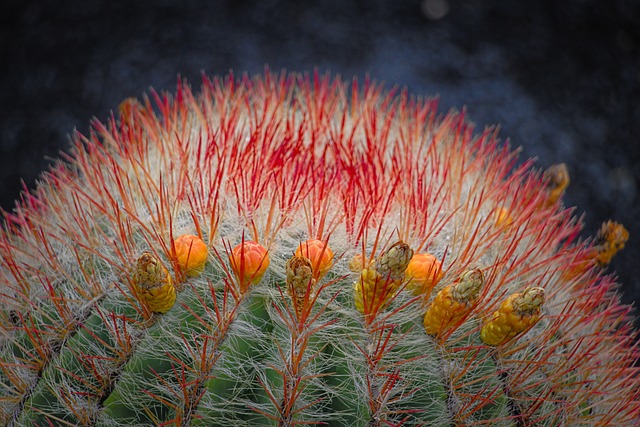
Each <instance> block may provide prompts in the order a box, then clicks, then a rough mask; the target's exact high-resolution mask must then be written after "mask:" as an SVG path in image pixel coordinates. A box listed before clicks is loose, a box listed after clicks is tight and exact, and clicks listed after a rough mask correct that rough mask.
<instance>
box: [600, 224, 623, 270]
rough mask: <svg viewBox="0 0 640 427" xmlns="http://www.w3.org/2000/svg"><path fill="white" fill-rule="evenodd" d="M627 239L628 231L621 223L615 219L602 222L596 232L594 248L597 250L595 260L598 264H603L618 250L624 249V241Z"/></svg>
mask: <svg viewBox="0 0 640 427" xmlns="http://www.w3.org/2000/svg"><path fill="white" fill-rule="evenodd" d="M627 240H629V232H628V231H627V230H626V229H625V228H624V226H623V225H622V224H618V223H617V222H615V221H607V222H605V223H603V224H602V227H600V230H599V231H598V234H596V239H595V242H594V244H595V248H596V250H597V251H598V254H597V255H596V261H597V263H598V265H601V266H604V265H607V264H609V263H610V262H611V258H613V256H614V255H615V254H616V253H617V252H618V251H620V250H622V249H624V245H625V243H627Z"/></svg>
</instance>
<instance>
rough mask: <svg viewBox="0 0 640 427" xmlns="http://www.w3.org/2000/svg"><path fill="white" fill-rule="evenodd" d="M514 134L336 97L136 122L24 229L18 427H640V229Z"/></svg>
mask: <svg viewBox="0 0 640 427" xmlns="http://www.w3.org/2000/svg"><path fill="white" fill-rule="evenodd" d="M496 133H497V132H496V130H495V129H492V128H488V129H485V130H483V131H476V130H474V127H473V125H472V124H471V123H470V122H469V121H468V120H467V119H466V118H465V116H464V114H462V113H458V112H450V113H448V114H440V113H438V112H437V105H436V101H435V100H433V99H427V98H421V97H415V96H411V95H409V94H407V93H406V92H404V91H395V92H394V91H391V92H388V91H385V90H384V89H383V88H382V87H381V86H380V85H378V84H375V83H372V82H370V81H365V82H364V84H362V82H358V81H356V80H353V81H352V82H349V83H345V82H343V81H341V80H340V79H335V78H332V77H330V76H328V75H326V76H321V75H318V74H317V73H316V74H312V75H298V74H286V73H282V74H279V75H275V74H271V73H265V74H264V75H263V76H260V77H256V78H248V77H243V78H236V77H234V76H232V75H230V76H227V77H225V78H213V79H211V78H208V77H204V78H203V82H202V85H201V89H200V90H199V93H194V92H192V90H191V88H190V87H189V86H188V85H187V84H186V83H185V82H183V81H180V82H179V84H178V87H177V90H176V92H175V93H173V94H159V93H155V92H152V93H151V94H150V95H149V96H148V97H145V98H144V99H142V100H140V101H136V100H132V99H128V100H126V101H124V102H123V103H122V104H121V106H120V108H119V110H118V112H117V113H115V114H113V115H112V116H111V117H110V118H109V119H108V120H106V122H104V123H103V122H98V121H96V122H95V123H93V127H92V131H91V132H90V134H89V135H87V136H84V135H80V134H75V135H74V136H73V141H74V144H73V148H72V151H71V152H70V153H69V154H68V155H66V156H65V158H64V159H63V160H62V161H61V162H59V163H58V164H57V165H56V166H55V167H53V168H52V170H50V171H49V172H47V173H45V174H44V175H43V176H42V179H41V181H40V183H39V184H38V186H37V187H36V188H35V189H34V190H33V191H32V192H29V193H25V194H23V196H22V199H21V200H20V202H19V203H17V206H16V208H15V209H14V210H13V211H12V212H6V213H4V228H3V230H2V236H1V237H0V251H1V253H2V256H1V258H0V259H1V263H2V265H1V268H0V272H1V273H0V281H1V285H0V289H1V293H0V316H1V317H2V319H1V321H0V328H1V331H2V333H1V334H0V424H2V425H7V426H67V425H78V426H94V425H95V426H149V425H158V426H170V425H171V426H173V425H175V426H242V425H247V426H269V425H273V426H293V425H330V426H363V427H364V426H400V425H402V426H405V425H406V426H414V425H421V426H443V427H444V426H451V427H454V426H514V427H524V426H527V427H529V426H554V427H555V426H585V427H587V426H625V427H626V426H632V425H638V416H639V408H640V403H639V395H638V392H639V385H640V380H639V379H638V369H639V368H638V367H637V364H636V361H637V357H638V355H637V352H636V349H635V344H634V343H635V337H634V331H633V330H632V328H631V326H630V319H629V308H628V307H625V306H623V305H621V304H620V302H619V298H618V296H617V295H616V293H615V287H616V284H615V282H614V279H613V278H612V276H611V275H610V273H608V272H607V266H606V263H608V261H609V259H610V258H611V256H612V255H613V254H614V253H615V251H617V250H618V249H620V248H622V247H623V246H624V243H625V242H626V240H627V238H628V235H627V233H626V230H624V228H623V227H622V226H621V225H619V224H615V223H607V225H606V226H605V227H604V229H605V232H601V233H600V235H599V237H598V238H595V239H594V238H592V239H586V240H584V239H580V238H579V237H578V236H579V234H580V231H581V228H582V224H581V223H580V221H579V220H578V219H577V218H575V217H574V216H572V210H571V209H567V208H565V206H564V204H563V201H562V193H564V191H565V188H566V184H567V183H568V182H569V178H568V172H567V169H566V167H561V166H556V167H552V169H550V171H548V172H547V173H544V171H542V170H540V169H536V168H535V167H534V165H533V162H532V161H518V160H517V158H516V154H515V152H514V151H512V150H511V149H510V147H509V146H508V145H507V144H503V143H501V142H500V141H499V140H498V137H497V135H496ZM558 171H560V172H562V173H561V174H559V173H558ZM556 175H558V176H560V178H561V179H560V178H558V179H555V178H554V177H555V176H556ZM556 181H558V182H559V183H556ZM566 191H570V187H569V189H567V190H566ZM607 230H614V231H615V232H614V231H610V232H609V231H607ZM412 260H413V261H412Z"/></svg>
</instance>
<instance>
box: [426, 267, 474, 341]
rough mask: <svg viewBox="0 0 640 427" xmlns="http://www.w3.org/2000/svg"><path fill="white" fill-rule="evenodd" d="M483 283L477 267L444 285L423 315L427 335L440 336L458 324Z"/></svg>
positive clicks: (467, 311)
mask: <svg viewBox="0 0 640 427" xmlns="http://www.w3.org/2000/svg"><path fill="white" fill-rule="evenodd" d="M483 284H484V275H483V274H482V271H481V270H480V269H479V268H475V269H473V270H467V271H465V272H464V273H463V274H462V275H461V276H460V278H459V279H458V282H456V283H454V284H452V285H448V286H445V287H444V288H443V289H442V290H441V291H440V292H438V295H436V297H435V298H434V299H433V302H432V303H431V305H430V306H429V308H428V309H427V312H426V313H425V315H424V329H425V330H426V331H427V333H428V334H429V335H435V336H440V335H442V333H444V332H446V331H449V330H451V328H455V327H456V326H458V324H459V322H460V320H462V318H463V317H465V316H467V315H468V314H469V313H470V312H471V310H472V309H473V306H474V304H475V303H476V301H477V300H478V296H479V295H480V290H481V289H482V285H483Z"/></svg>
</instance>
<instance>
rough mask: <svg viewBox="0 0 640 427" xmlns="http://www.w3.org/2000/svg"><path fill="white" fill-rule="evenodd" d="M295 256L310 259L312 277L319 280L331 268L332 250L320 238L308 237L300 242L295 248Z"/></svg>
mask: <svg viewBox="0 0 640 427" xmlns="http://www.w3.org/2000/svg"><path fill="white" fill-rule="evenodd" d="M295 255H296V256H297V257H305V258H308V259H309V260H310V261H311V265H312V267H313V278H314V279H315V280H320V279H322V277H324V275H325V274H327V272H328V271H329V269H330V268H331V265H332V264H333V252H332V251H331V249H330V248H329V245H327V244H326V243H325V242H323V241H322V240H317V239H309V240H307V241H306V242H303V243H300V245H299V246H298V249H296V253H295Z"/></svg>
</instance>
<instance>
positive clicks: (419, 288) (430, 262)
mask: <svg viewBox="0 0 640 427" xmlns="http://www.w3.org/2000/svg"><path fill="white" fill-rule="evenodd" d="M442 275H443V273H442V265H441V264H440V261H438V259H437V258H436V257H435V256H433V255H431V254H427V253H420V254H415V255H413V257H412V258H411V261H409V265H408V266H407V269H406V271H405V278H406V280H407V289H408V290H410V291H411V292H412V293H413V295H416V296H418V295H423V296H424V298H425V299H428V298H429V295H430V294H431V290H433V288H434V286H436V284H438V282H439V281H440V279H442Z"/></svg>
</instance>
